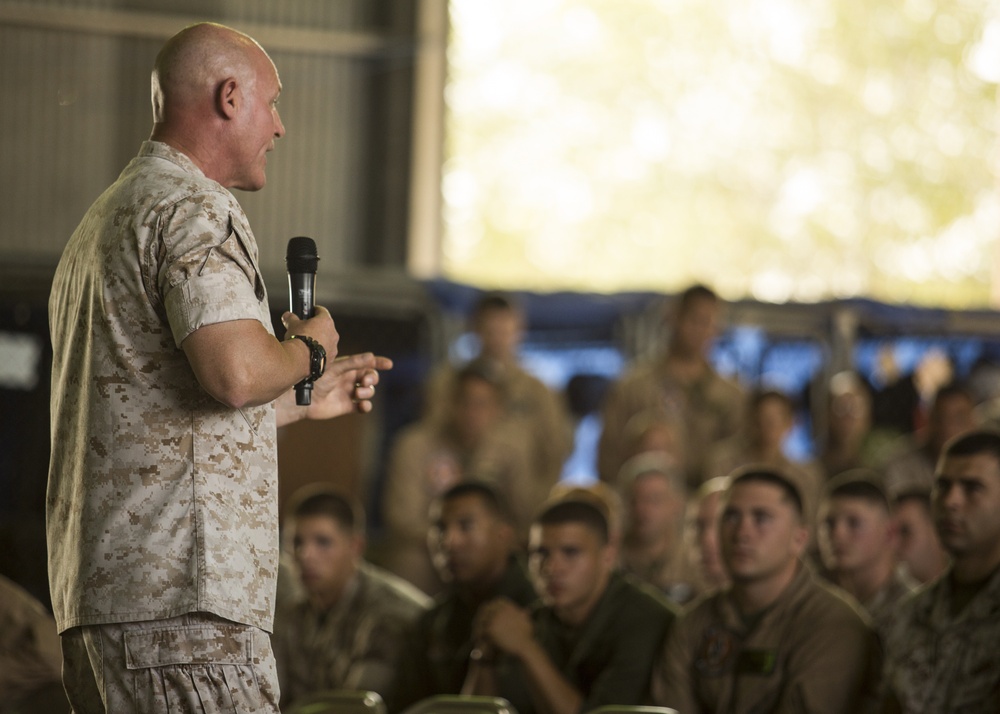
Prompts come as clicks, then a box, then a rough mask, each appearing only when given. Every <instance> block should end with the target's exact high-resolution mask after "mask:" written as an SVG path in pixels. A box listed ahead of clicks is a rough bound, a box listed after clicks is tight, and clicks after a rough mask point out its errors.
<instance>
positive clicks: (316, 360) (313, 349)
mask: <svg viewBox="0 0 1000 714" xmlns="http://www.w3.org/2000/svg"><path fill="white" fill-rule="evenodd" d="M288 339H290V340H302V341H303V342H305V343H306V346H307V347H309V377H308V379H309V381H310V382H315V381H316V380H317V379H319V378H320V377H322V376H323V372H325V371H326V350H325V349H323V345H321V344H320V343H319V342H318V341H317V340H314V339H313V338H312V337H310V336H309V335H289V337H288Z"/></svg>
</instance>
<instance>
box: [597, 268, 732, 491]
mask: <svg viewBox="0 0 1000 714" xmlns="http://www.w3.org/2000/svg"><path fill="white" fill-rule="evenodd" d="M722 307H723V305H722V302H721V300H720V299H719V296H718V295H716V294H715V292H713V291H712V290H711V289H709V288H707V287H705V286H704V285H695V286H693V287H690V288H688V289H687V290H685V291H684V292H683V293H682V294H681V295H680V297H679V298H678V300H677V303H676V310H675V312H674V315H673V318H674V319H673V324H672V328H673V329H672V331H671V333H670V338H669V341H668V343H667V345H666V351H665V353H664V354H663V355H662V356H658V357H656V358H654V359H652V360H650V361H647V362H641V363H639V364H636V365H633V366H632V367H631V368H630V369H629V370H628V371H627V372H626V373H625V374H623V375H622V377H621V378H620V379H619V380H617V381H616V382H615V383H614V384H613V385H612V387H611V389H610V390H609V392H608V395H607V398H606V400H605V404H604V407H603V409H602V412H601V419H602V423H603V431H602V433H601V440H600V443H599V445H598V473H599V475H600V478H601V480H603V481H608V482H613V480H614V479H615V477H616V476H617V475H618V470H619V469H620V468H621V467H622V464H623V463H625V461H626V460H627V459H628V458H629V456H631V455H632V453H629V450H628V441H629V440H628V429H627V428H626V427H627V426H628V425H629V422H630V420H631V419H632V417H633V416H634V415H636V414H639V413H640V412H658V413H660V414H661V415H663V417H664V419H665V420H666V421H668V422H671V423H677V424H681V425H683V427H684V432H683V433H682V434H680V443H681V444H683V445H684V471H685V479H686V482H687V485H688V487H689V488H692V489H693V488H697V487H698V485H699V484H700V483H701V482H702V481H704V480H705V478H706V475H705V458H706V456H707V455H708V454H710V453H711V451H712V448H713V447H714V445H716V444H717V443H718V442H720V441H722V440H723V439H725V438H727V437H729V436H732V435H733V434H735V433H736V432H737V431H738V430H739V427H740V423H741V421H742V412H743V392H742V390H741V389H740V387H739V386H738V385H737V384H736V383H734V382H732V381H730V380H728V379H726V378H724V377H722V376H720V375H719V374H718V373H717V372H716V371H715V369H713V367H712V365H711V364H709V361H708V352H709V349H710V348H711V346H712V343H713V342H714V340H715V338H716V335H717V333H718V326H719V318H720V314H721V312H722Z"/></svg>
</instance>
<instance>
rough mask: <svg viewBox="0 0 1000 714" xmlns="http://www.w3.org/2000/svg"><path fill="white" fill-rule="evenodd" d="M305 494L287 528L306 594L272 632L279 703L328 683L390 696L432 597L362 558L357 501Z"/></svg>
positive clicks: (327, 493)
mask: <svg viewBox="0 0 1000 714" xmlns="http://www.w3.org/2000/svg"><path fill="white" fill-rule="evenodd" d="M300 499H301V500H299V501H298V504H297V505H296V506H295V507H294V510H293V511H292V518H293V521H292V523H291V524H290V525H289V526H288V527H290V528H291V529H292V530H293V532H294V545H295V548H294V553H295V562H296V565H297V566H298V571H299V576H300V578H301V581H302V585H303V590H304V592H305V595H306V597H305V598H304V599H302V600H301V601H299V602H296V603H293V604H291V605H290V606H288V607H283V608H281V609H279V611H278V616H277V618H276V620H275V626H274V636H273V637H272V641H273V647H274V652H275V658H276V661H277V666H278V678H279V682H280V685H281V706H282V708H283V709H284V708H286V707H287V706H289V705H290V704H293V703H294V702H295V701H296V700H299V699H301V698H302V697H303V696H305V695H307V694H311V693H313V692H318V691H322V690H326V689H367V690H372V691H376V692H379V693H380V694H385V693H386V692H387V691H388V687H389V684H390V683H391V681H392V678H393V671H394V667H395V664H396V660H397V658H398V656H399V652H400V650H401V649H402V647H403V643H404V642H405V640H406V638H407V637H409V635H410V633H411V630H412V628H413V625H414V622H415V621H416V619H417V618H418V617H419V616H420V615H421V614H422V613H423V612H424V611H425V610H427V608H428V607H429V606H430V599H429V598H428V597H427V596H426V595H424V594H423V593H421V592H420V591H419V590H417V589H416V588H415V587H413V586H412V585H410V584H409V583H407V582H406V581H404V580H402V579H400V578H397V577H396V576H394V575H392V574H390V573H388V572H386V571H384V570H382V569H380V568H377V567H376V566H374V565H372V564H370V563H367V562H365V560H364V558H363V554H364V549H365V535H364V533H365V522H364V514H363V513H362V511H361V507H360V506H359V505H358V504H356V503H354V502H352V501H350V500H348V499H346V498H344V497H343V496H341V495H339V494H337V493H334V492H332V491H326V490H313V492H311V493H308V495H305V496H304V497H300Z"/></svg>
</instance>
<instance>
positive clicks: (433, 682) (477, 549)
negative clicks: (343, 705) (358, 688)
mask: <svg viewBox="0 0 1000 714" xmlns="http://www.w3.org/2000/svg"><path fill="white" fill-rule="evenodd" d="M432 514H433V515H432V523H433V525H432V526H431V528H430V533H429V536H428V539H429V541H430V542H431V547H432V549H433V551H434V563H435V565H436V566H437V567H438V568H439V570H440V571H441V574H442V578H443V579H444V580H445V582H446V583H447V585H446V588H445V590H444V591H443V592H441V593H440V594H439V595H438V596H437V598H436V599H435V601H434V604H433V606H432V607H431V609H430V610H429V611H428V612H426V613H424V615H423V616H422V617H421V618H420V620H419V621H418V622H417V627H416V630H415V632H414V633H413V635H412V636H411V637H410V640H409V642H408V644H407V646H406V648H405V650H404V654H403V657H402V659H401V660H400V664H399V667H398V668H397V672H396V682H395V686H394V687H393V692H392V694H391V696H390V697H389V698H387V704H388V707H389V711H391V712H395V711H402V710H403V709H405V708H406V707H408V706H410V705H411V704H414V703H415V702H418V701H420V700H421V699H424V698H426V697H429V696H432V695H435V694H458V693H460V692H461V690H462V684H463V682H465V679H466V675H467V674H468V669H469V662H470V656H471V655H472V654H473V652H474V651H476V648H475V646H474V643H473V636H472V623H473V619H474V618H475V617H476V613H477V612H478V611H479V609H480V606H481V605H482V604H483V603H485V602H488V601H491V600H493V599H495V598H498V597H504V598H507V599H509V600H510V601H511V602H514V603H516V604H517V605H519V606H521V607H527V606H529V605H531V604H532V603H534V602H535V600H536V599H537V595H536V594H535V590H534V588H533V587H532V585H531V581H530V580H529V578H528V573H527V571H526V570H525V568H524V565H523V564H522V563H521V561H520V560H519V559H518V558H517V557H516V556H515V549H516V538H515V535H514V527H513V524H512V523H511V517H510V513H509V511H508V510H507V506H506V504H505V503H504V501H503V499H502V497H501V496H500V495H499V494H498V493H497V491H496V490H495V489H494V488H493V487H492V486H490V485H489V484H486V483H483V482H476V481H468V482H463V483H460V484H457V485H455V486H453V487H452V488H450V489H448V490H447V491H446V492H445V493H444V494H442V495H441V497H440V498H439V499H437V501H436V502H435V503H434V506H433V510H432Z"/></svg>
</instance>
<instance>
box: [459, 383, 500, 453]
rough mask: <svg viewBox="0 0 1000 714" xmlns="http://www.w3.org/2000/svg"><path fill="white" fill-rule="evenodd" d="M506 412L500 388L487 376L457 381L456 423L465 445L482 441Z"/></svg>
mask: <svg viewBox="0 0 1000 714" xmlns="http://www.w3.org/2000/svg"><path fill="white" fill-rule="evenodd" d="M502 416H503V402H502V399H501V396H500V392H499V390H498V389H497V388H496V387H495V386H494V385H493V384H490V383H489V382H488V381H486V380H485V379H479V378H478V377H466V378H465V379H463V380H462V382H461V383H460V384H459V385H458V388H457V390H456V394H455V401H454V415H453V424H454V425H455V429H456V431H457V433H458V435H459V439H460V440H461V441H462V443H463V445H465V446H467V447H474V446H475V445H476V444H479V443H480V442H481V441H482V440H483V439H484V438H486V435H487V434H489V432H490V430H491V429H492V428H493V427H494V426H495V425H496V424H497V422H498V421H500V418H501V417H502Z"/></svg>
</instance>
